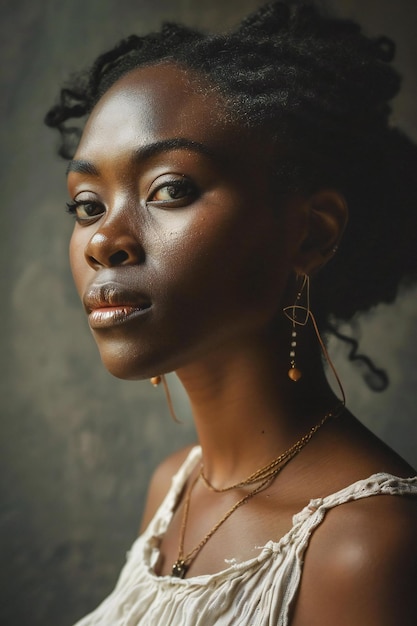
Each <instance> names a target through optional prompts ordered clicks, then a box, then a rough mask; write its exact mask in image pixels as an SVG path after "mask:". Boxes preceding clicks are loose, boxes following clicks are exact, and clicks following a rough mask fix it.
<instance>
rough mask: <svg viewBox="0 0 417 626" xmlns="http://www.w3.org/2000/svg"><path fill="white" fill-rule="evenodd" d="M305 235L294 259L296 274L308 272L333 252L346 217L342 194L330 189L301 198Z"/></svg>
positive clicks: (318, 266)
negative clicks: (303, 202) (304, 212)
mask: <svg viewBox="0 0 417 626" xmlns="http://www.w3.org/2000/svg"><path fill="white" fill-rule="evenodd" d="M304 209H305V211H306V228H305V235H304V237H303V239H302V241H301V243H300V246H299V249H298V253H297V255H296V258H295V259H294V270H295V272H296V273H297V274H307V275H309V276H310V275H311V274H313V273H314V272H315V271H317V270H318V269H320V267H322V266H323V265H325V264H326V263H327V262H328V261H329V260H330V259H331V258H332V257H333V256H334V254H335V252H336V250H337V248H338V246H339V243H340V240H341V238H342V236H343V231H344V229H345V227H346V224H347V220H348V208H347V203H346V200H345V199H344V197H343V196H342V195H341V194H340V193H339V192H338V191H335V190H333V189H323V190H320V191H318V192H317V193H314V194H313V195H311V196H310V197H309V198H307V199H306V200H305V205H304Z"/></svg>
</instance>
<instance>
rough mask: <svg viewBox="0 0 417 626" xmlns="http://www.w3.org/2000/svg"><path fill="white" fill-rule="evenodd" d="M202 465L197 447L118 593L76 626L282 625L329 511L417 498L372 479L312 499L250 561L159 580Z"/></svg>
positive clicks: (384, 477)
mask: <svg viewBox="0 0 417 626" xmlns="http://www.w3.org/2000/svg"><path fill="white" fill-rule="evenodd" d="M200 459H201V448H200V447H199V446H196V447H194V448H193V449H192V450H191V451H190V453H189V455H188V457H187V459H186V460H185V462H184V463H183V465H182V466H181V468H180V469H179V471H178V472H177V473H176V474H175V476H174V477H173V479H172V484H171V488H170V490H169V492H168V493H167V495H166V497H165V499H164V501H163V502H162V504H161V506H160V507H159V509H158V511H157V512H156V514H155V516H154V518H153V520H152V521H151V522H150V524H149V526H148V528H147V529H146V531H145V532H144V533H143V534H142V535H141V536H140V537H139V538H138V539H137V540H136V541H135V542H134V544H133V546H132V549H131V550H130V552H129V553H128V556H127V563H126V565H125V566H124V568H123V570H122V572H121V575H120V577H119V580H118V582H117V585H116V588H115V589H114V591H113V592H112V593H111V594H110V596H108V598H107V599H106V600H104V602H103V603H102V604H101V605H100V606H99V607H98V608H97V609H96V610H95V611H93V613H90V614H89V615H87V616H86V617H84V618H83V619H82V620H80V621H79V622H77V624H76V625H75V626H214V625H216V626H230V625H231V624H239V626H287V625H288V624H289V619H290V606H291V602H292V600H293V599H294V597H295V595H296V592H297V588H298V585H299V582H300V578H301V573H302V564H303V554H304V551H305V550H306V548H307V545H308V542H309V539H310V537H311V535H312V533H313V531H314V529H315V528H316V527H317V526H318V525H319V524H320V523H321V522H322V520H323V518H324V516H325V514H326V512H327V511H328V510H329V509H331V508H333V507H335V506H338V505H339V504H343V503H345V502H349V501H351V500H359V499H361V498H366V497H368V496H373V495H379V494H385V495H386V494H388V495H414V496H417V476H416V477H414V478H397V477H395V476H392V475H390V474H385V473H378V474H373V475H372V476H370V477H369V478H367V479H365V480H359V481H358V482H355V483H353V484H352V485H350V486H349V487H346V488H345V489H342V490H341V491H338V492H337V493H334V494H332V495H330V496H327V497H325V498H318V499H315V500H311V501H310V502H309V504H308V505H307V506H306V507H305V508H304V509H303V510H302V511H301V512H299V513H298V514H297V515H295V516H294V517H293V526H292V528H291V529H290V531H289V532H288V533H287V534H286V535H284V536H283V537H282V538H281V539H280V541H278V542H274V541H268V542H267V543H266V545H265V546H263V547H262V548H260V552H259V554H258V555H257V556H256V557H255V558H252V559H250V560H248V561H244V562H240V563H234V562H233V563H231V564H230V565H229V567H227V568H226V569H224V570H222V571H220V572H218V573H215V574H209V575H202V576H194V577H190V578H186V579H180V578H173V577H171V576H157V575H155V573H154V570H153V566H154V565H155V564H156V562H157V560H158V555H159V552H158V545H159V542H160V539H161V538H162V537H163V535H164V533H165V531H166V529H167V527H168V525H169V523H170V520H171V518H172V516H173V513H174V510H175V507H176V504H177V501H178V498H179V496H180V494H181V491H182V489H183V486H184V484H185V482H186V480H187V478H188V477H189V476H190V474H191V473H192V471H193V469H194V468H195V467H196V465H197V463H199V461H200Z"/></svg>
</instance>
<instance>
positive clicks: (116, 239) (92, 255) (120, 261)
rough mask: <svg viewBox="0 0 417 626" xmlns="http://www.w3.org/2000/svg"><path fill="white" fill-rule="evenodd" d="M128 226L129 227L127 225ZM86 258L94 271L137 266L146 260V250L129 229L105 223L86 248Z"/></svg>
mask: <svg viewBox="0 0 417 626" xmlns="http://www.w3.org/2000/svg"><path fill="white" fill-rule="evenodd" d="M125 226H127V225H125ZM84 254H85V258H86V260H87V263H88V264H89V265H90V266H91V267H92V268H93V269H99V268H101V267H114V266H116V265H136V264H138V263H142V262H143V261H144V258H145V253H144V250H143V248H142V246H141V244H140V243H139V241H138V240H137V238H136V237H135V235H134V233H132V232H130V231H129V230H128V229H127V227H126V228H125V229H124V228H123V227H122V225H121V224H119V225H118V226H116V224H114V223H112V224H106V223H104V224H103V226H102V227H101V228H99V229H98V230H97V231H96V232H95V233H94V235H93V236H92V237H91V239H90V240H89V241H88V243H87V245H86V248H85V252H84Z"/></svg>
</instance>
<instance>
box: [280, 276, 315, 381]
mask: <svg viewBox="0 0 417 626" xmlns="http://www.w3.org/2000/svg"><path fill="white" fill-rule="evenodd" d="M283 311H284V315H285V316H286V317H288V319H289V320H290V321H291V322H292V331H291V342H290V369H289V370H288V378H290V379H291V380H292V381H294V382H295V383H296V382H297V381H298V380H300V378H301V377H302V375H303V374H302V371H301V370H300V369H299V368H298V367H297V365H296V350H297V326H305V325H306V324H307V322H308V318H309V317H310V314H311V311H310V279H309V277H308V276H307V275H306V274H305V275H304V276H303V280H302V283H301V286H300V288H299V290H298V292H297V295H296V297H295V302H294V304H293V305H291V306H286V307H285V308H284V309H283Z"/></svg>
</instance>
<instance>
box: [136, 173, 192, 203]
mask: <svg viewBox="0 0 417 626" xmlns="http://www.w3.org/2000/svg"><path fill="white" fill-rule="evenodd" d="M197 196H198V191H197V187H196V186H195V185H194V183H192V182H191V181H190V180H189V179H188V178H186V177H185V176H181V177H178V178H172V177H171V178H167V177H159V178H157V180H156V181H154V183H153V184H152V186H151V189H150V191H149V196H148V200H147V202H148V204H155V205H161V206H163V207H165V208H169V207H182V206H186V205H187V204H191V203H192V202H193V201H194V200H195V199H196V197H197Z"/></svg>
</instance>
